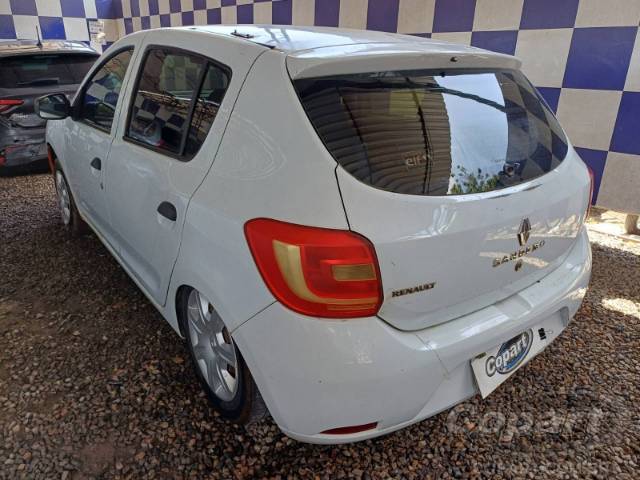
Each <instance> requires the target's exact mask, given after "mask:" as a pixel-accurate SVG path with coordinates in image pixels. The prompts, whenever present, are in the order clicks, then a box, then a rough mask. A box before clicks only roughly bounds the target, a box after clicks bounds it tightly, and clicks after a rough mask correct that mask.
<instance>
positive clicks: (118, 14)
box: [63, 0, 125, 18]
mask: <svg viewBox="0 0 640 480" xmlns="http://www.w3.org/2000/svg"><path fill="white" fill-rule="evenodd" d="M124 1H125V0H113V18H124V11H123V10H122V2H124ZM63 2H64V0H63Z"/></svg>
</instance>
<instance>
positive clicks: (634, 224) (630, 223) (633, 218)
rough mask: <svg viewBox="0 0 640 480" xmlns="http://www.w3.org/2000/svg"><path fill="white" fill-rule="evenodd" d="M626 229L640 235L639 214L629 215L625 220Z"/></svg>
mask: <svg viewBox="0 0 640 480" xmlns="http://www.w3.org/2000/svg"><path fill="white" fill-rule="evenodd" d="M624 231H625V232H627V233H630V234H635V235H640V228H638V215H627V218H626V219H625V222H624Z"/></svg>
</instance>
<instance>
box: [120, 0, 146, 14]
mask: <svg viewBox="0 0 640 480" xmlns="http://www.w3.org/2000/svg"><path fill="white" fill-rule="evenodd" d="M124 3H127V0H124ZM139 5H140V8H139V10H140V16H141V17H148V16H149V2H145V1H144V0H142V1H141V2H139Z"/></svg>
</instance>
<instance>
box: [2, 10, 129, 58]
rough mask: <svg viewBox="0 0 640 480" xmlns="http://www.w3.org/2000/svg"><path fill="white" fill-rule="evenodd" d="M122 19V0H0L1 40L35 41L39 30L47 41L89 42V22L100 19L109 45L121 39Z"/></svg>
mask: <svg viewBox="0 0 640 480" xmlns="http://www.w3.org/2000/svg"><path fill="white" fill-rule="evenodd" d="M125 1H128V0H125ZM122 16H123V15H122V3H121V0H0V40H2V39H15V38H19V39H35V38H36V27H38V28H39V29H40V32H41V33H40V34H41V35H42V37H43V38H44V39H46V40H80V41H83V42H87V43H89V30H88V28H87V19H90V20H91V19H100V20H103V21H104V23H105V33H106V41H107V46H108V45H109V44H111V43H113V42H115V41H116V40H117V39H118V38H120V31H119V30H118V25H119V24H118V22H117V20H116V19H122ZM95 47H96V48H98V49H100V46H99V45H96V46H95Z"/></svg>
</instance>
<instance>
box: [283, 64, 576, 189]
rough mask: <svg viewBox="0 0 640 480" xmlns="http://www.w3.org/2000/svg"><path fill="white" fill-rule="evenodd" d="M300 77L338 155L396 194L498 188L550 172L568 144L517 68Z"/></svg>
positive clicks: (308, 104)
mask: <svg viewBox="0 0 640 480" xmlns="http://www.w3.org/2000/svg"><path fill="white" fill-rule="evenodd" d="M294 84H295V88H296V90H297V92H298V95H299V97H300V99H301V101H302V104H303V106H304V109H305V111H306V113H307V115H308V116H309V119H310V120H311V123H312V124H313V126H314V127H315V129H316V131H317V133H318V135H319V136H320V138H321V139H322V141H323V142H324V144H325V146H326V148H327V149H328V150H329V152H330V153H331V154H332V155H333V157H334V158H335V159H336V161H337V162H338V163H339V164H340V165H341V166H342V167H343V168H344V169H345V170H346V171H347V172H349V173H350V174H351V175H353V176H354V177H356V178H357V179H359V180H360V181H362V182H364V183H367V184H369V185H371V186H373V187H376V188H380V189H384V190H388V191H392V192H396V193H403V194H411V195H461V194H468V193H478V192H487V191H492V190H498V189H501V188H505V187H509V186H512V185H516V184H518V183H521V182H525V181H527V180H530V179H533V178H535V177H538V176H540V175H543V174H545V173H547V172H549V171H550V170H552V169H554V168H555V167H557V166H558V165H559V164H560V162H561V161H562V160H563V159H564V158H565V156H566V154H567V151H568V146H567V139H566V138H565V135H564V133H563V131H562V129H561V128H560V125H559V124H558V122H557V120H556V119H555V117H554V115H553V113H552V112H551V111H550V109H549V108H548V107H547V105H546V103H545V102H544V100H542V98H541V97H540V96H539V94H538V93H537V91H536V89H535V88H534V87H533V86H532V85H531V84H530V83H529V81H528V80H527V79H526V78H525V77H524V76H523V75H522V74H521V73H520V72H517V71H477V70H445V71H442V70H437V71H433V70H419V71H402V72H374V73H368V74H357V75H341V76H335V77H322V78H312V79H301V80H296V81H295V82H294Z"/></svg>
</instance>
